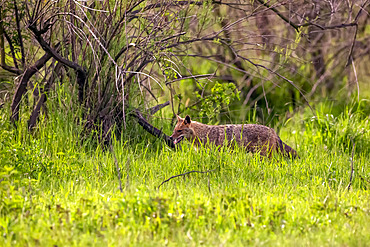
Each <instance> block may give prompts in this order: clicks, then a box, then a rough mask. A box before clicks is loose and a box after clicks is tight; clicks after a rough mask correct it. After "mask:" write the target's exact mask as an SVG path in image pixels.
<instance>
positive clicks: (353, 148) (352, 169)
mask: <svg viewBox="0 0 370 247" xmlns="http://www.w3.org/2000/svg"><path fill="white" fill-rule="evenodd" d="M355 145H356V143H353V146H352V158H351V175H350V177H349V184H348V187H347V190H348V191H349V189H350V188H351V185H352V178H353V172H354V168H353V155H354V152H355Z"/></svg>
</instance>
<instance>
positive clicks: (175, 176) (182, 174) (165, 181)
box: [158, 168, 218, 192]
mask: <svg viewBox="0 0 370 247" xmlns="http://www.w3.org/2000/svg"><path fill="white" fill-rule="evenodd" d="M217 169H218V168H215V169H213V170H208V171H189V172H185V173H181V174H178V175H174V176H172V177H170V178H168V179H166V180H164V181H163V182H162V183H161V184H160V185H159V186H158V189H159V188H160V187H161V186H162V185H163V184H164V183H167V182H168V181H170V180H171V179H173V178H177V177H182V176H185V175H188V174H190V173H209V172H214V171H216V170H217ZM208 189H209V191H210V192H211V189H210V185H209V180H208Z"/></svg>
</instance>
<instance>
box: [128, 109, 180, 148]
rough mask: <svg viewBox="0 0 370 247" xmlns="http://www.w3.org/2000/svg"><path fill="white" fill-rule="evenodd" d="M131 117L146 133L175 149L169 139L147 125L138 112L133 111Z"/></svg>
mask: <svg viewBox="0 0 370 247" xmlns="http://www.w3.org/2000/svg"><path fill="white" fill-rule="evenodd" d="M162 105H165V104H162ZM167 105H168V104H167ZM132 116H134V117H135V118H136V119H137V120H138V123H139V124H140V125H141V126H142V127H143V128H144V130H146V131H147V132H149V133H150V134H152V135H153V136H155V137H158V138H160V139H163V140H164V141H165V142H166V144H167V145H168V146H169V147H170V148H175V147H176V146H175V144H174V143H173V141H172V140H171V138H170V137H169V136H168V135H166V134H165V133H163V132H162V131H161V130H159V129H157V128H156V127H154V126H153V125H151V124H150V123H148V121H147V120H146V119H145V118H144V117H143V115H142V114H141V112H140V111H138V110H135V111H134V112H133V113H132Z"/></svg>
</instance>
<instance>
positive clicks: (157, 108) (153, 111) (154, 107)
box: [149, 101, 170, 115]
mask: <svg viewBox="0 0 370 247" xmlns="http://www.w3.org/2000/svg"><path fill="white" fill-rule="evenodd" d="M169 104H170V101H167V102H165V103H163V104H159V105H156V106H153V107H152V108H150V109H149V113H150V115H154V114H155V113H156V112H157V111H159V110H160V109H162V108H164V107H166V106H168V105H169Z"/></svg>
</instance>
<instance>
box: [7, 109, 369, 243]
mask: <svg viewBox="0 0 370 247" xmlns="http://www.w3.org/2000/svg"><path fill="white" fill-rule="evenodd" d="M50 112H51V113H50V115H49V117H48V120H47V121H42V122H41V123H40V124H39V126H40V128H39V129H38V130H36V131H35V132H34V134H33V135H29V134H28V133H27V131H26V126H25V123H21V124H20V126H18V130H15V129H14V128H13V127H12V126H11V125H10V124H9V119H8V115H9V113H8V112H5V111H4V112H2V113H1V116H0V117H1V119H0V128H1V132H0V133H1V134H0V135H1V139H2V142H1V143H0V158H1V166H0V167H1V168H0V181H1V183H0V193H1V199H0V212H1V213H0V236H1V237H0V245H1V246H14V245H19V246H24V245H40V246H51V245H58V246H63V245H66V246H71V245H73V246H83V245H97V246H100V245H107V244H108V245H140V246H143V245H144V246H156V245H170V246H175V245H176V246H178V245H201V244H203V245H206V246H211V245H212V246H213V245H223V244H225V245H229V246H231V245H232V246H234V245H243V246H244V245H257V246H260V245H264V246H265V245H271V246H279V245H280V246H287V245H294V246H297V245H298V246H299V245H310V246H311V245H319V246H332V245H341V246H342V245H345V246H347V245H349V246H366V245H368V243H369V241H370V234H369V232H370V195H369V191H368V188H369V186H370V184H369V182H368V181H369V180H370V171H369V164H370V153H369V146H368V145H367V144H369V138H370V137H369V135H370V134H369V129H370V124H369V122H368V119H367V118H366V116H362V115H361V113H360V112H359V113H357V112H353V111H347V112H344V113H343V115H341V116H337V117H334V116H333V117H331V116H330V113H328V114H329V115H326V114H327V112H317V114H316V115H317V116H316V117H313V116H310V115H309V114H304V115H297V116H296V117H295V118H294V119H293V120H292V121H290V122H289V123H288V124H287V125H286V126H284V127H283V128H282V129H281V131H280V135H281V139H282V140H284V142H286V143H288V144H289V145H291V146H292V147H294V148H296V149H297V151H298V153H299V155H300V157H301V158H300V159H297V160H293V161H291V160H288V159H280V158H277V159H271V160H270V159H266V158H262V157H260V156H258V155H251V154H249V153H245V152H244V151H243V150H241V149H237V150H234V151H232V152H231V151H230V150H227V149H222V150H221V151H217V150H215V149H214V148H200V149H199V148H198V149H195V148H193V147H192V145H191V144H190V143H184V146H183V148H182V150H177V151H174V150H171V149H169V148H168V147H166V146H165V145H164V144H163V143H162V142H160V141H159V140H155V139H154V138H153V137H151V136H150V135H148V134H146V133H144V131H143V130H141V129H140V127H137V126H133V125H132V126H129V127H130V128H131V127H132V128H131V129H130V131H138V133H140V136H139V137H137V138H136V139H134V140H132V139H131V140H130V139H127V138H126V137H122V140H121V139H120V140H118V141H115V142H114V143H113V149H114V153H115V155H116V157H117V160H118V163H119V167H120V173H121V182H122V187H123V192H122V193H121V192H120V189H119V182H118V177H117V169H116V166H115V163H114V158H113V155H112V153H111V152H109V151H106V150H104V149H103V148H102V147H100V146H98V145H94V144H93V143H92V142H89V141H87V142H84V144H83V146H81V137H80V134H79V133H80V129H79V127H78V125H76V121H75V116H76V115H75V114H72V113H68V114H64V113H60V112H58V111H55V112H53V111H50ZM158 124H166V123H164V122H162V123H160V122H159V123H158ZM164 129H165V130H168V129H170V127H168V126H165V128H164ZM361 131H362V132H361ZM352 142H355V143H356V149H355V150H354V153H353V154H354V168H355V170H354V171H355V172H354V177H353V181H352V185H351V187H350V189H349V190H348V184H349V178H350V172H351V156H352ZM215 168H217V170H216V171H214V172H210V173H208V174H191V175H188V176H186V177H179V178H175V179H172V180H170V181H169V182H167V183H165V184H163V185H162V187H161V188H160V189H158V186H159V185H160V184H161V182H162V181H164V180H165V179H166V178H169V177H171V176H172V175H176V174H180V173H184V172H187V171H191V170H199V171H205V170H210V169H215Z"/></svg>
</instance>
